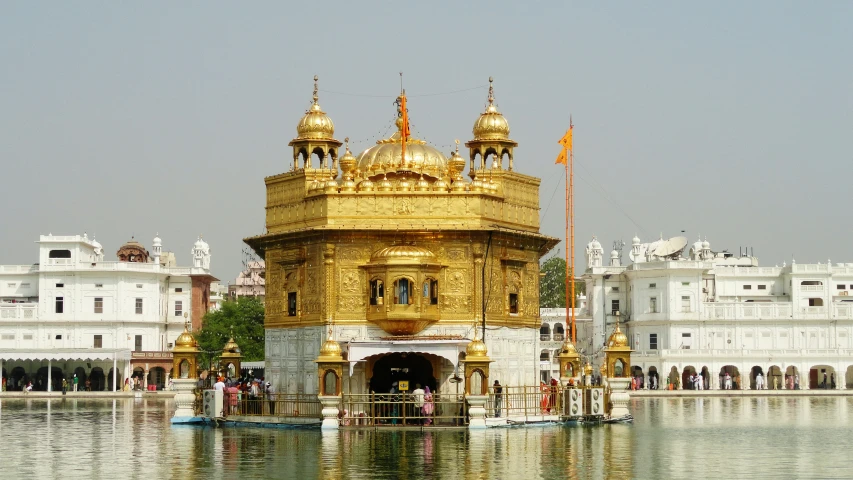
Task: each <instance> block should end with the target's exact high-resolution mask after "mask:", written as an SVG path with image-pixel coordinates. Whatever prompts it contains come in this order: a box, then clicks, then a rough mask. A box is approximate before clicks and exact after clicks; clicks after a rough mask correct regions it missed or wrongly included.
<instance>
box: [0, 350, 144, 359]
mask: <svg viewBox="0 0 853 480" xmlns="http://www.w3.org/2000/svg"><path fill="white" fill-rule="evenodd" d="M0 360H3V361H6V360H33V361H41V360H52V361H60V360H66V361H67V360H70V361H112V360H130V350H129V349H126V348H124V349H115V348H46V349H32V350H26V349H20V350H19V349H0Z"/></svg>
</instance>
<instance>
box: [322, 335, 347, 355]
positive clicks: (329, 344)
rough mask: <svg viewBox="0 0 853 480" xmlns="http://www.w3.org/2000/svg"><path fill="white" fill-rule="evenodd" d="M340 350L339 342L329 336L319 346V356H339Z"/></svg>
mask: <svg viewBox="0 0 853 480" xmlns="http://www.w3.org/2000/svg"><path fill="white" fill-rule="evenodd" d="M341 352H342V350H341V344H340V343H338V342H336V341H335V340H334V339H333V338H331V337H329V338H328V339H327V340H326V341H325V343H323V346H322V347H320V356H322V357H340V356H341Z"/></svg>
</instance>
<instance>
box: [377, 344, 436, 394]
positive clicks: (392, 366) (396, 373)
mask: <svg viewBox="0 0 853 480" xmlns="http://www.w3.org/2000/svg"><path fill="white" fill-rule="evenodd" d="M371 373H372V376H371V377H370V380H369V384H370V391H372V392H376V393H385V392H389V391H390V390H391V387H392V386H393V387H395V390H397V391H399V383H400V381H408V382H409V389H408V391H409V392H411V391H412V390H414V389H415V385H417V384H420V386H421V388H423V387H426V386H428V387H429V388H430V390H432V391H436V386H437V384H436V380H435V375H434V373H433V364H432V362H431V361H430V360H429V359H428V358H427V357H426V355H423V354H419V353H409V352H395V353H389V354H387V355H383V356H382V357H380V358H379V359H377V360H376V362H375V363H374V364H373V369H372V372H371Z"/></svg>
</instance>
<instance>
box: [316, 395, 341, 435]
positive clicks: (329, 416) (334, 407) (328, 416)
mask: <svg viewBox="0 0 853 480" xmlns="http://www.w3.org/2000/svg"><path fill="white" fill-rule="evenodd" d="M317 399H318V400H320V404H321V405H323V410H322V412H321V414H322V415H323V423H322V424H321V425H320V429H322V430H337V429H338V426H339V424H340V423H339V422H338V413H339V412H340V410H339V409H338V405H340V404H341V396H340V395H317Z"/></svg>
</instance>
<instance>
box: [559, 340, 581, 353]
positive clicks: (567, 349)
mask: <svg viewBox="0 0 853 480" xmlns="http://www.w3.org/2000/svg"><path fill="white" fill-rule="evenodd" d="M577 353H578V350H577V349H576V348H575V344H574V343H572V342H569V341H566V342H565V343H563V347H562V348H561V349H560V355H577Z"/></svg>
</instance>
